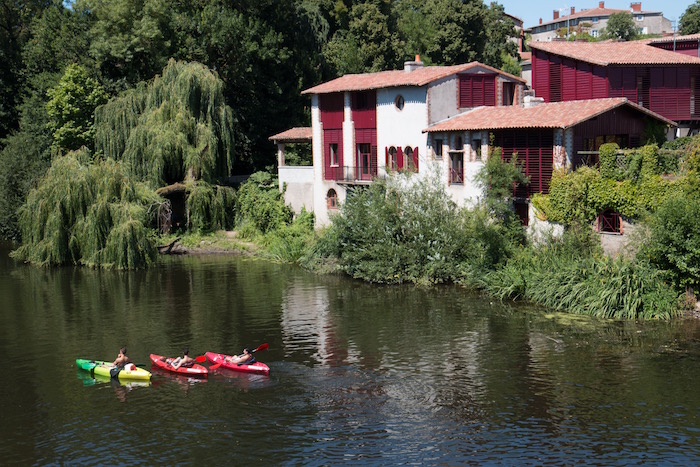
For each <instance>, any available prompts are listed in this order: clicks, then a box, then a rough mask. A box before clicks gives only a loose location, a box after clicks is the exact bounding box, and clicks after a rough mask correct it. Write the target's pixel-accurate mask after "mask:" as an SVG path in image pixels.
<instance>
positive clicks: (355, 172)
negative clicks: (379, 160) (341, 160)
mask: <svg viewBox="0 0 700 467" xmlns="http://www.w3.org/2000/svg"><path fill="white" fill-rule="evenodd" d="M377 173H378V171H377V166H376V164H375V165H371V166H369V167H367V166H356V165H344V166H337V167H326V176H325V179H326V180H335V181H337V182H346V183H357V182H370V181H372V180H374V179H375V178H377Z"/></svg>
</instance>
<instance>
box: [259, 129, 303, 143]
mask: <svg viewBox="0 0 700 467" xmlns="http://www.w3.org/2000/svg"><path fill="white" fill-rule="evenodd" d="M312 135H313V133H312V131H311V127H308V126H305V127H296V128H290V129H289V130H286V131H283V132H282V133H277V134H276V135H274V136H270V137H269V138H268V139H269V140H270V141H280V142H285V141H286V142H289V143H293V142H303V141H311V139H312Z"/></svg>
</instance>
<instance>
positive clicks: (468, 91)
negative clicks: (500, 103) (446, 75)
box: [459, 74, 496, 107]
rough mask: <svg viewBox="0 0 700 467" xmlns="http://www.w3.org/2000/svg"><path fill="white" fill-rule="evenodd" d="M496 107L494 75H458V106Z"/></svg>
mask: <svg viewBox="0 0 700 467" xmlns="http://www.w3.org/2000/svg"><path fill="white" fill-rule="evenodd" d="M482 105H487V106H495V105H496V75H494V74H462V75H459V106H460V107H479V106H482Z"/></svg>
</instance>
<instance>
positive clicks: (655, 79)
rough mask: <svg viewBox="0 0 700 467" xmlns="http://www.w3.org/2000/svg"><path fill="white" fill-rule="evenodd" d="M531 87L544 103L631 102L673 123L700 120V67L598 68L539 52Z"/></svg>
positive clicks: (537, 51) (533, 67)
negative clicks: (699, 102)
mask: <svg viewBox="0 0 700 467" xmlns="http://www.w3.org/2000/svg"><path fill="white" fill-rule="evenodd" d="M532 87H533V89H534V90H535V95H536V96H537V97H541V98H543V99H544V100H545V102H561V101H571V100H581V99H596V98H604V97H626V98H628V99H629V100H630V101H631V102H634V103H636V104H639V105H641V106H643V107H645V108H647V109H649V110H651V111H653V112H656V113H658V114H660V115H663V116H664V117H666V118H668V119H671V120H674V121H689V120H698V121H700V106H696V105H695V100H696V96H697V97H700V66H688V65H668V66H636V67H635V66H618V65H609V66H598V65H593V64H590V63H587V62H583V61H580V60H574V59H569V58H563V57H560V56H558V55H555V54H550V53H547V52H544V51H541V50H535V51H534V52H533V54H532Z"/></svg>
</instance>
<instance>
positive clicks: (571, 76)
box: [561, 59, 578, 101]
mask: <svg viewBox="0 0 700 467" xmlns="http://www.w3.org/2000/svg"><path fill="white" fill-rule="evenodd" d="M577 98H578V97H577V95H576V62H574V61H573V60H568V59H565V60H563V61H562V68H561V100H562V101H575V100H576V99H577Z"/></svg>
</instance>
